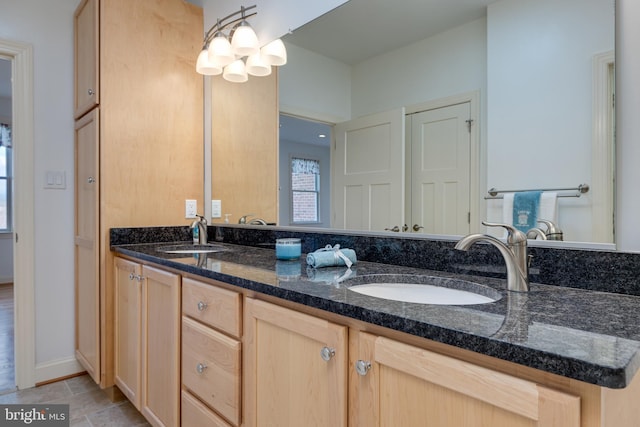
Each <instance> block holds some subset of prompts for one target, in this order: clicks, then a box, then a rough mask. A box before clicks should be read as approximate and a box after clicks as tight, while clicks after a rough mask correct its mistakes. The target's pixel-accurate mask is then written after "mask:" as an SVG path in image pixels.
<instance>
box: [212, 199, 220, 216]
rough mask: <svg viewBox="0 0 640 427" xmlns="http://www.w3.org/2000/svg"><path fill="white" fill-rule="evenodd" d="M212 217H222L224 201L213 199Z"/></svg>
mask: <svg viewBox="0 0 640 427" xmlns="http://www.w3.org/2000/svg"><path fill="white" fill-rule="evenodd" d="M211 218H222V201H221V200H212V201H211Z"/></svg>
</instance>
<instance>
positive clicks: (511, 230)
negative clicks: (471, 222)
mask: <svg viewBox="0 0 640 427" xmlns="http://www.w3.org/2000/svg"><path fill="white" fill-rule="evenodd" d="M482 224H484V225H486V226H487V227H504V228H505V229H506V230H507V243H506V244H504V243H503V242H502V241H500V240H499V239H497V238H495V237H493V236H489V235H487V234H469V235H468V236H465V237H463V238H462V239H460V240H459V241H458V243H456V246H455V248H456V249H458V250H462V251H466V250H468V249H469V248H470V247H471V245H473V244H474V243H477V242H482V241H484V242H487V243H491V244H492V245H493V246H495V247H496V248H498V250H499V251H500V253H501V254H502V257H503V258H504V261H505V263H506V265H507V289H508V290H510V291H516V292H528V291H529V258H528V256H527V236H526V235H525V234H524V233H523V232H522V231H520V230H518V229H517V228H515V227H513V226H511V225H508V224H495V223H490V222H485V221H482Z"/></svg>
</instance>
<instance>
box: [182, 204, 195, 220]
mask: <svg viewBox="0 0 640 427" xmlns="http://www.w3.org/2000/svg"><path fill="white" fill-rule="evenodd" d="M197 214H198V201H197V200H185V201H184V217H185V218H195V217H196V215H197Z"/></svg>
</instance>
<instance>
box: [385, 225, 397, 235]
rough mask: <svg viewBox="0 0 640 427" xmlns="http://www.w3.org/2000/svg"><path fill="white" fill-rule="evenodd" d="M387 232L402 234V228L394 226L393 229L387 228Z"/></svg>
mask: <svg viewBox="0 0 640 427" xmlns="http://www.w3.org/2000/svg"><path fill="white" fill-rule="evenodd" d="M384 230H385V231H393V232H394V233H399V232H400V227H398V226H397V225H396V226H394V227H393V228H385V229H384Z"/></svg>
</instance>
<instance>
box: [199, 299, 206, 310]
mask: <svg viewBox="0 0 640 427" xmlns="http://www.w3.org/2000/svg"><path fill="white" fill-rule="evenodd" d="M207 307H208V305H207V303H206V302H204V301H200V302H199V303H198V311H205V310H206V309H207Z"/></svg>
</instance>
